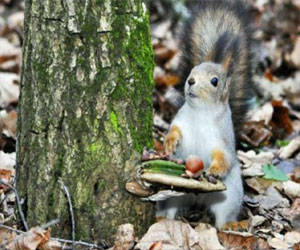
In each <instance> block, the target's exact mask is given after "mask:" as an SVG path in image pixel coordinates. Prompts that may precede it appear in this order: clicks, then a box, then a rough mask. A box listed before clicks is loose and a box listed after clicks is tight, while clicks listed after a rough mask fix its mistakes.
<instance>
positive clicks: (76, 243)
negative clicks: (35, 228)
mask: <svg viewBox="0 0 300 250" xmlns="http://www.w3.org/2000/svg"><path fill="white" fill-rule="evenodd" d="M54 221H56V220H53V221H50V222H48V223H47V224H45V225H49V224H50V223H52V222H54ZM45 225H43V226H42V227H44V228H45ZM0 227H2V228H5V229H8V230H11V231H14V232H16V233H19V234H26V233H27V232H24V231H21V230H18V229H15V228H13V227H9V226H6V225H3V224H0ZM47 227H48V226H47ZM50 239H51V240H57V241H59V242H61V243H65V244H73V243H74V246H76V245H81V246H85V247H89V248H90V249H93V248H95V249H100V250H104V248H103V247H101V246H98V245H96V244H91V243H87V242H83V241H73V240H65V239H60V238H52V237H51V238H50ZM63 249H69V248H67V247H64V248H63Z"/></svg>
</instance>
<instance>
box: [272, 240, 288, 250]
mask: <svg viewBox="0 0 300 250" xmlns="http://www.w3.org/2000/svg"><path fill="white" fill-rule="evenodd" d="M268 243H269V245H270V246H271V247H273V248H275V249H288V247H289V246H288V244H287V243H286V242H284V241H283V240H281V239H278V238H272V239H271V240H269V241H268Z"/></svg>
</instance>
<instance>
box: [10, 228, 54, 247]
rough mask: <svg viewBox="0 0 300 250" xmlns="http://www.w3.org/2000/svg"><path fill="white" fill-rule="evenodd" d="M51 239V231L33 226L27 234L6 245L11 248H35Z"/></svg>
mask: <svg viewBox="0 0 300 250" xmlns="http://www.w3.org/2000/svg"><path fill="white" fill-rule="evenodd" d="M49 239H50V231H49V230H45V229H42V228H40V227H33V228H31V229H30V230H29V231H28V232H26V233H25V234H22V235H20V236H18V237H16V238H15V240H14V241H13V242H11V243H10V244H8V245H7V246H6V247H7V248H8V249H10V250H35V249H37V247H38V246H39V245H43V244H45V243H46V242H48V241H49Z"/></svg>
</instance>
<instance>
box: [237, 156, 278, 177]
mask: <svg viewBox="0 0 300 250" xmlns="http://www.w3.org/2000/svg"><path fill="white" fill-rule="evenodd" d="M237 153H238V154H237V156H238V158H239V160H240V161H241V162H242V163H243V166H242V167H243V172H242V173H243V176H263V175H264V173H263V170H262V166H263V165H265V164H268V163H270V162H271V161H272V159H273V158H274V154H273V153H271V152H260V153H259V154H256V153H255V151H253V150H250V151H247V152H243V151H241V150H238V152H237Z"/></svg>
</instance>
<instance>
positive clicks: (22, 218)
mask: <svg viewBox="0 0 300 250" xmlns="http://www.w3.org/2000/svg"><path fill="white" fill-rule="evenodd" d="M0 184H2V185H4V186H7V187H9V188H10V189H11V190H12V191H13V192H14V193H15V196H16V200H17V206H18V210H19V215H20V218H21V220H22V222H23V226H24V228H25V230H26V231H28V225H27V222H26V220H25V216H24V213H23V210H22V207H21V201H20V197H19V194H18V191H17V189H15V188H14V187H13V186H12V185H10V184H8V183H6V182H5V181H3V180H1V179H0Z"/></svg>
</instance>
